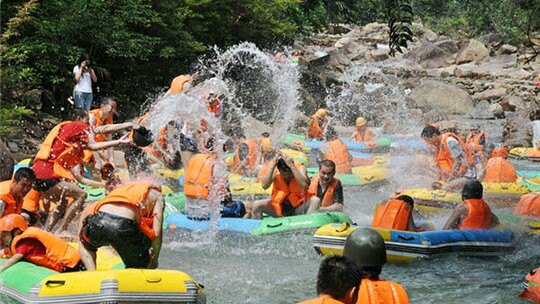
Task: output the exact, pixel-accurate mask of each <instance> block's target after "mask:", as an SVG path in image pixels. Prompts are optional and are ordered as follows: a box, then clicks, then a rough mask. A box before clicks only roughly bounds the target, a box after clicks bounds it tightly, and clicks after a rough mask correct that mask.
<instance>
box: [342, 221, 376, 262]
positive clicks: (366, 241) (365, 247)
mask: <svg viewBox="0 0 540 304" xmlns="http://www.w3.org/2000/svg"><path fill="white" fill-rule="evenodd" d="M343 255H344V256H346V257H348V258H349V259H351V260H353V261H354V262H355V263H356V265H357V266H358V267H360V268H362V267H366V266H382V265H384V264H385V263H386V247H385V246H384V239H383V238H382V236H381V235H380V234H379V233H377V231H375V230H373V229H370V228H359V229H356V230H355V231H353V232H352V233H351V234H349V236H348V237H347V240H346V241H345V248H344V250H343Z"/></svg>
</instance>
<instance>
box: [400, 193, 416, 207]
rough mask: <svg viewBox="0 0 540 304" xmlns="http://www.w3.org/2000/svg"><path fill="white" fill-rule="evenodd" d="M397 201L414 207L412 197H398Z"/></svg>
mask: <svg viewBox="0 0 540 304" xmlns="http://www.w3.org/2000/svg"><path fill="white" fill-rule="evenodd" d="M396 199H397V200H400V201H403V202H405V203H407V204H409V205H411V206H412V207H414V200H413V198H412V197H410V196H408V195H400V196H398V197H396Z"/></svg>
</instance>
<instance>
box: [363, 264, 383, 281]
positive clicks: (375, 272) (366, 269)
mask: <svg viewBox="0 0 540 304" xmlns="http://www.w3.org/2000/svg"><path fill="white" fill-rule="evenodd" d="M360 272H361V274H362V277H364V278H367V279H374V280H378V279H379V275H380V274H381V272H382V266H363V267H361V269H360Z"/></svg>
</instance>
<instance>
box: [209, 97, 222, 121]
mask: <svg viewBox="0 0 540 304" xmlns="http://www.w3.org/2000/svg"><path fill="white" fill-rule="evenodd" d="M206 108H207V109H208V112H209V113H212V114H214V116H215V117H219V116H221V100H220V99H219V97H218V96H217V95H216V92H214V91H210V92H208V96H206Z"/></svg>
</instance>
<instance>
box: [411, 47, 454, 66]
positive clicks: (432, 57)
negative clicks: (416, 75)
mask: <svg viewBox="0 0 540 304" xmlns="http://www.w3.org/2000/svg"><path fill="white" fill-rule="evenodd" d="M445 57H446V53H445V51H444V50H443V49H441V48H440V47H438V46H436V45H435V44H433V43H431V42H429V41H424V42H422V43H421V44H420V45H418V46H416V47H414V48H412V49H411V50H410V51H409V52H408V53H407V54H406V55H405V58H407V59H411V60H412V61H414V62H415V63H419V64H422V66H423V67H425V68H428V69H429V68H440V67H445V66H448V62H447V61H446V58H445Z"/></svg>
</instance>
